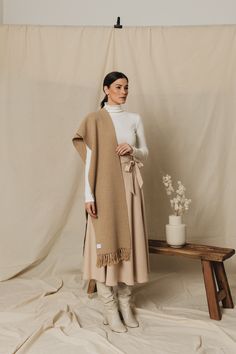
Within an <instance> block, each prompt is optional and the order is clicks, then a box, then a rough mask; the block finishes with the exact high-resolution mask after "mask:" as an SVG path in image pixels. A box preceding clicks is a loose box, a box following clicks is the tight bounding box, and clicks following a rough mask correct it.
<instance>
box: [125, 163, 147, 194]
mask: <svg viewBox="0 0 236 354" xmlns="http://www.w3.org/2000/svg"><path fill="white" fill-rule="evenodd" d="M142 166H143V163H142V162H141V161H140V160H138V159H136V158H135V157H134V158H133V159H129V160H128V162H126V161H125V172H127V173H129V182H128V183H129V190H130V192H131V193H132V194H135V188H134V175H135V176H136V178H137V181H138V185H139V188H142V186H143V179H142V175H141V172H140V168H141V167H142Z"/></svg>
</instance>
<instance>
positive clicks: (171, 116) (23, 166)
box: [0, 25, 236, 354]
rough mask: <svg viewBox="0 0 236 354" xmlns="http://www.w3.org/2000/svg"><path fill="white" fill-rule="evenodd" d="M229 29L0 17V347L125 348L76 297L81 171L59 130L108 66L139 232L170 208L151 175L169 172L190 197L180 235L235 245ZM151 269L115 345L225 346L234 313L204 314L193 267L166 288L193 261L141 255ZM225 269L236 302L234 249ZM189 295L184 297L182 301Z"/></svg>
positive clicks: (151, 230) (92, 94) (96, 88)
mask: <svg viewBox="0 0 236 354" xmlns="http://www.w3.org/2000/svg"><path fill="white" fill-rule="evenodd" d="M235 34H236V26H234V25H232V26H201V27H195V26H192V27H187V26H186V27H127V28H123V29H122V30H116V29H114V28H109V27H66V26H55V27H50V26H23V25H17V26H13V25H4V26H0V156H1V160H0V161H1V174H0V176H1V184H0V185H1V198H0V200H1V201H0V203H1V204H0V215H1V223H0V280H2V281H3V282H2V283H1V284H0V287H1V291H0V305H1V306H0V308H1V309H0V311H1V313H0V321H1V327H0V343H1V344H0V353H4V354H6V353H12V352H14V353H15V352H17V353H38V352H39V351H40V350H41V348H43V346H45V347H47V345H48V346H49V345H50V346H52V349H50V354H53V353H54V352H55V353H57V354H58V353H60V354H61V353H65V351H64V348H65V347H67V348H68V346H70V347H71V352H72V350H74V352H76V350H78V346H81V348H83V349H82V351H83V352H84V353H86V350H87V352H88V353H91V352H94V353H103V354H104V353H125V352H126V351H125V350H127V348H125V347H123V345H122V343H123V341H122V339H121V337H118V336H117V335H115V334H113V333H111V332H109V329H108V328H104V327H103V326H102V325H100V323H102V319H101V314H100V312H99V307H98V301H97V298H96V297H95V298H94V299H87V297H86V296H85V294H84V290H86V289H85V288H81V286H82V283H81V276H80V273H79V272H80V269H81V265H82V248H83V236H84V227H85V217H84V170H83V164H82V162H81V161H80V159H79V157H78V154H77V152H76V151H75V149H74V147H73V145H72V141H71V139H72V136H73V134H74V131H75V130H76V128H77V127H78V126H79V123H80V121H81V119H82V118H83V117H84V116H85V115H86V114H87V113H88V112H90V111H94V110H97V109H99V103H100V101H101V100H102V98H103V96H104V94H103V92H102V81H103V78H104V76H105V74H107V73H108V72H109V71H113V70H118V71H122V72H124V73H125V74H126V75H127V76H128V77H129V80H130V81H129V87H130V93H129V96H128V100H127V104H126V105H125V109H127V110H129V111H133V112H138V113H140V114H141V116H142V118H143V123H144V128H145V132H146V138H147V143H148V147H149V152H150V153H149V158H148V160H147V161H146V163H145V167H144V169H143V178H144V194H145V201H146V212H147V221H148V235H149V238H164V237H165V235H164V226H165V224H166V223H167V221H168V215H169V214H170V213H171V209H170V206H169V201H168V198H167V196H166V194H165V191H164V187H163V186H162V182H161V178H162V175H163V174H166V173H168V174H170V175H171V176H172V177H173V179H174V180H175V181H177V180H181V181H182V182H183V184H184V185H185V186H186V188H187V192H186V195H187V197H188V198H191V199H192V204H191V207H190V210H189V213H188V215H186V216H185V218H184V221H185V223H186V225H187V236H188V241H190V242H191V241H192V242H199V243H206V244H214V245H219V246H224V247H232V248H236V241H235V230H236V218H235V211H234V209H235V207H234V204H235V195H236V182H235V181H236V163H235V151H236V120H235V115H236V36H235ZM151 265H152V270H153V274H154V278H153V282H152V283H150V284H149V285H147V286H146V287H144V288H142V287H140V288H137V304H138V306H139V308H138V316H139V319H140V320H141V321H143V322H142V323H143V324H144V327H141V328H142V331H140V329H139V331H140V332H135V334H134V336H135V341H134V342H133V341H132V336H131V337H127V338H128V339H129V342H128V346H129V349H130V350H127V352H128V353H129V354H133V353H139V350H141V349H142V352H143V351H144V350H146V351H149V352H150V353H161V354H163V353H164V354H165V353H173V352H174V350H176V347H174V346H173V345H174V343H176V341H177V339H179V340H180V341H181V343H182V345H183V347H182V348H183V349H182V353H188V354H190V353H195V352H196V353H197V352H199V353H200V352H201V353H204V351H205V352H206V353H214V354H215V353H227V354H228V353H230V350H233V351H232V352H235V340H236V338H235V334H234V332H233V330H232V328H234V327H235V310H226V311H225V316H224V320H222V321H221V322H220V323H217V324H216V323H215V322H214V323H213V322H212V321H210V320H208V313H207V307H206V302H205V301H206V299H205V294H204V291H200V290H198V289H199V288H201V286H202V279H201V275H199V276H200V278H199V279H200V280H199V281H197V279H198V278H197V276H196V277H194V276H190V277H189V279H190V281H191V282H192V283H188V284H187V285H186V283H184V282H183V283H184V286H182V285H183V284H182V285H181V286H182V292H179V293H176V298H173V296H170V295H171V293H170V289H172V295H173V293H174V292H175V291H173V287H172V286H173V284H175V281H176V277H177V274H178V277H177V278H178V279H180V278H181V277H180V274H182V277H183V278H184V275H185V273H188V271H189V269H190V268H191V267H190V265H191V266H192V271H193V272H197V273H196V274H199V272H200V271H201V270H200V267H199V264H197V263H195V262H194V263H193V262H192V261H190V260H180V259H176V258H171V259H169V258H166V257H162V258H161V257H154V256H152V257H151ZM226 268H227V272H228V277H229V281H230V283H231V284H233V285H232V293H233V297H234V299H235V284H236V282H235V281H236V279H235V275H234V274H235V270H236V262H235V260H234V258H231V259H230V260H228V261H227V265H226ZM177 270H178V273H176V274H174V276H173V277H172V276H171V275H172V273H175V272H176V271H177ZM13 277H15V278H14V279H11V278H13ZM9 279H11V280H9ZM167 279H168V281H167ZM4 281H5V282H4ZM166 282H170V284H171V286H170V285H169V286H165V285H166ZM196 284H198V286H199V288H198V287H196ZM178 286H180V283H178V285H177V287H178ZM77 289H79V290H78V291H77ZM183 289H184V290H183ZM154 290H155V291H154ZM157 290H158V291H157ZM201 290H202V288H201ZM203 290H204V289H203ZM192 291H193V292H192ZM192 294H194V295H196V294H198V296H197V297H196V298H197V299H196V301H195V300H194V301H190V302H188V301H186V302H185V301H184V299H186V298H187V299H188V297H189V296H190V297H191V295H192ZM178 296H179V298H178ZM169 299H170V300H169ZM165 300H166V302H165ZM201 301H202V302H203V304H204V306H202V307H200V308H198V309H197V310H196V312H194V310H193V308H194V306H197V305H198V304H200V306H201V305H202V304H201ZM163 304H164V305H163ZM82 305H83V306H84V307H83V306H82ZM73 306H74V307H73ZM188 306H189V307H188ZM95 310H96V311H98V312H96V311H95ZM94 311H95V312H94ZM94 316H95V317H94ZM95 318H96V319H97V321H95V320H94V319H95ZM188 320H189V322H188ZM145 321H147V322H145ZM29 323H30V325H29ZM94 323H95V324H96V326H95V327H94ZM147 323H148V324H152V327H151V328H149V327H147ZM155 323H156V324H158V326H159V324H160V323H161V324H162V327H161V332H159V333H161V334H160V336H162V335H163V337H162V338H164V339H163V340H164V342H163V343H162V342H161V340H162V339H161V338H159V339H157V332H158V330H160V328H159V327H158V328H156V327H155ZM99 326H100V327H99ZM172 326H173V327H172ZM181 326H182V327H181ZM79 327H81V328H79ZM146 328H148V329H147V330H146ZM153 328H154V329H153ZM165 328H166V332H163V331H165ZM203 329H206V331H205V330H204V334H203V332H202V331H203ZM145 330H146V332H145ZM181 330H182V333H185V335H184V337H180V332H179V331H181ZM147 331H148V332H147ZM106 332H107V333H108V335H109V341H110V342H108V341H107V339H106V336H105V333H106ZM167 332H168V333H167ZM170 332H171V334H170ZM187 332H188V333H189V337H188V338H187V335H186V334H187ZM190 332H191V335H190ZM66 333H69V335H68V336H66ZM130 333H131V332H130ZM133 333H134V331H132V334H133ZM145 333H146V334H145ZM164 334H165V335H166V337H165V335H164ZM90 335H91V336H92V337H90ZM136 335H137V337H136ZM142 335H143V337H142ZM145 335H146V337H145ZM213 337H214V338H218V341H217V342H216V341H215V340H213V339H212V338H213ZM58 338H60V340H59V341H58ZM91 338H92V339H91ZM142 338H143V342H142ZM150 338H151V339H150ZM165 338H168V340H166V341H165ZM180 338H181V339H180ZM54 342H57V343H58V347H55V346H54V344H55V343H54ZM141 342H142V344H141ZM177 342H178V341H177ZM126 343H127V341H126ZM150 343H151V344H150ZM156 344H158V345H156ZM136 345H137V347H136ZM178 345H180V342H178ZM17 348H18V349H17ZM50 348H51V347H50ZM72 348H73V349H72ZM85 348H87V349H85ZM157 348H158V349H157ZM163 348H165V349H163ZM13 349H14V350H15V351H13ZM159 349H160V350H159ZM158 350H159V352H158ZM53 351H54V352H53ZM178 351H180V352H181V350H180V349H178Z"/></svg>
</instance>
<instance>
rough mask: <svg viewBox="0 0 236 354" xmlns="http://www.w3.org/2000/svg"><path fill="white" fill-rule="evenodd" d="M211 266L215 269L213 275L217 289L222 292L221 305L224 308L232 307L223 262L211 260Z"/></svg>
mask: <svg viewBox="0 0 236 354" xmlns="http://www.w3.org/2000/svg"><path fill="white" fill-rule="evenodd" d="M213 267H214V271H215V276H216V280H217V284H218V288H219V291H222V290H223V292H224V295H223V298H222V300H221V301H222V305H223V307H224V308H231V309H232V308H234V303H233V299H232V296H231V292H230V287H229V283H228V279H227V276H226V272H225V268H224V263H223V262H213Z"/></svg>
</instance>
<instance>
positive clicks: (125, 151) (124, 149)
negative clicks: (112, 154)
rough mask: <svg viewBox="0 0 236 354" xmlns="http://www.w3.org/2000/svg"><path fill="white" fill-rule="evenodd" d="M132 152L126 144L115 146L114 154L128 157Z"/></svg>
mask: <svg viewBox="0 0 236 354" xmlns="http://www.w3.org/2000/svg"><path fill="white" fill-rule="evenodd" d="M132 152H133V148H132V147H131V146H130V145H129V144H127V143H123V144H119V145H117V148H116V153H117V154H118V155H130V154H132Z"/></svg>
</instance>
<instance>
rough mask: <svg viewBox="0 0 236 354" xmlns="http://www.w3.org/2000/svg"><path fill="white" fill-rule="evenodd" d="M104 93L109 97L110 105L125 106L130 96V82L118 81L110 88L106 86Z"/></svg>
mask: <svg viewBox="0 0 236 354" xmlns="http://www.w3.org/2000/svg"><path fill="white" fill-rule="evenodd" d="M104 91H105V93H106V94H107V95H108V102H107V103H108V104H110V105H114V104H123V103H125V101H126V98H127V96H128V81H127V80H126V79H117V80H116V81H114V82H113V83H112V84H111V85H110V87H107V86H104Z"/></svg>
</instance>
